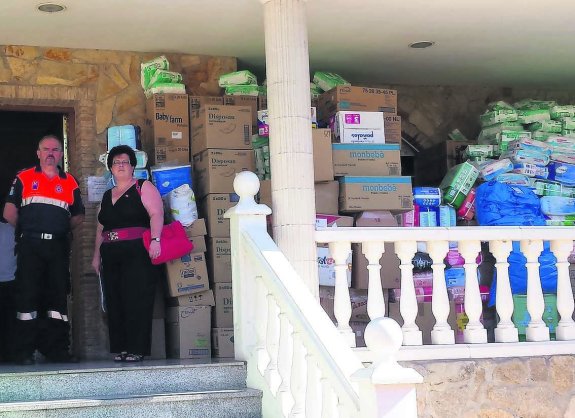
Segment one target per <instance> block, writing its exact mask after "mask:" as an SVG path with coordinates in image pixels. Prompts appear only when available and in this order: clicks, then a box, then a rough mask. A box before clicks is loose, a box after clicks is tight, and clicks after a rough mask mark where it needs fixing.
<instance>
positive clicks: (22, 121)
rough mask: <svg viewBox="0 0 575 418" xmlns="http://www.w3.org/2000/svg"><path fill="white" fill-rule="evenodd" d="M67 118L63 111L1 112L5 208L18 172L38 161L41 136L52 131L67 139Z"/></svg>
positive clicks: (0, 195)
mask: <svg viewBox="0 0 575 418" xmlns="http://www.w3.org/2000/svg"><path fill="white" fill-rule="evenodd" d="M64 117H65V114H63V113H49V112H22V111H0V202H1V203H2V207H3V204H4V200H5V198H6V195H7V194H8V191H9V189H10V185H11V183H12V180H13V179H14V176H15V175H16V173H17V172H18V171H20V170H22V169H24V168H28V167H32V166H33V165H35V164H36V163H37V162H38V159H37V158H36V150H37V149H38V141H39V140H40V138H42V137H43V136H45V135H49V134H52V135H56V136H57V137H58V138H60V139H61V140H64V136H65V135H64V129H65V126H64ZM64 151H66V147H65V148H64ZM64 158H65V159H66V157H64ZM62 164H63V162H62Z"/></svg>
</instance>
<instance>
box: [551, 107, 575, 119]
mask: <svg viewBox="0 0 575 418" xmlns="http://www.w3.org/2000/svg"><path fill="white" fill-rule="evenodd" d="M572 117H575V106H573V105H567V106H553V107H552V108H551V119H555V120H558V119H561V118H572Z"/></svg>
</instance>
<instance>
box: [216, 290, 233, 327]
mask: <svg viewBox="0 0 575 418" xmlns="http://www.w3.org/2000/svg"><path fill="white" fill-rule="evenodd" d="M214 298H215V300H216V307H215V308H214V316H213V318H212V324H213V326H214V327H215V328H220V327H223V328H227V327H233V326H234V315H233V314H234V302H233V299H232V283H231V282H227V283H216V284H215V285H214Z"/></svg>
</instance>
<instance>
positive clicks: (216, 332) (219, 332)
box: [212, 327, 235, 358]
mask: <svg viewBox="0 0 575 418" xmlns="http://www.w3.org/2000/svg"><path fill="white" fill-rule="evenodd" d="M212 355H213V356H214V357H217V358H225V357H234V355H235V353H234V329H233V328H232V327H230V328H212Z"/></svg>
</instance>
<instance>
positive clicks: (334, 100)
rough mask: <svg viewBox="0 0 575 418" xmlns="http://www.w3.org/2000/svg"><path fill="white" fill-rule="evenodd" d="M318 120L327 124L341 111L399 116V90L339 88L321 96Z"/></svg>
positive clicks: (356, 87) (318, 106) (355, 87)
mask: <svg viewBox="0 0 575 418" xmlns="http://www.w3.org/2000/svg"><path fill="white" fill-rule="evenodd" d="M317 108H318V109H317V110H318V120H319V121H322V122H327V121H328V120H329V118H330V117H331V116H332V115H334V114H335V113H336V112H339V111H340V110H360V111H363V112H384V113H389V114H393V115H395V114H397V90H390V89H380V88H372V87H358V86H338V87H335V88H333V89H331V90H330V91H327V92H325V93H323V94H322V95H321V96H319V100H318V104H317Z"/></svg>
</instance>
